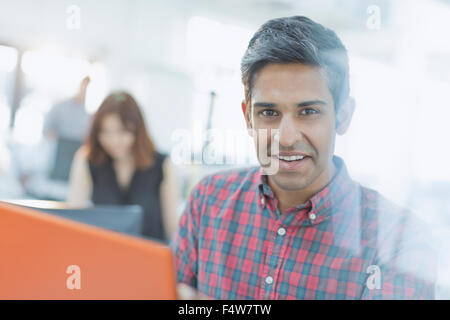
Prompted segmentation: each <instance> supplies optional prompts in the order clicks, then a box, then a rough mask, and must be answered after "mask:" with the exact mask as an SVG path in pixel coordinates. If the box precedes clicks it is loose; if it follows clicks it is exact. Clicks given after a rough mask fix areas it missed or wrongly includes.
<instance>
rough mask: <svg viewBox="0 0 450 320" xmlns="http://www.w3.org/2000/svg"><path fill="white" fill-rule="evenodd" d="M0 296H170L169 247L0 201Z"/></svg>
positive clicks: (173, 294) (171, 268) (172, 279)
mask: <svg viewBox="0 0 450 320" xmlns="http://www.w3.org/2000/svg"><path fill="white" fill-rule="evenodd" d="M0 257H1V258H0V260H1V261H0V299H57V300H61V299H65V300H66V299H176V277H175V269H174V263H173V253H172V250H171V249H170V248H169V247H168V246H166V245H164V244H160V243H158V242H153V241H149V240H143V239H139V238H134V237H132V236H125V235H121V234H119V233H115V232H113V231H107V230H103V229H100V228H96V227H93V226H89V225H85V224H82V223H78V222H73V221H70V220H66V219H64V218H59V217H55V216H52V215H49V214H46V213H41V212H37V211H34V210H31V209H26V208H22V207H18V206H15V205H11V204H6V203H1V202H0Z"/></svg>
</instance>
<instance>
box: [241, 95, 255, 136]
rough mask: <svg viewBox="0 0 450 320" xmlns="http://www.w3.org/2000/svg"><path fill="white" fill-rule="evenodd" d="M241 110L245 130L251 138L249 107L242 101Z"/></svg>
mask: <svg viewBox="0 0 450 320" xmlns="http://www.w3.org/2000/svg"><path fill="white" fill-rule="evenodd" d="M241 108H242V113H243V115H244V118H245V123H246V124H247V130H249V134H250V136H253V134H252V133H251V132H252V129H253V128H252V120H251V115H250V106H249V105H247V103H246V102H245V101H244V100H242V103H241Z"/></svg>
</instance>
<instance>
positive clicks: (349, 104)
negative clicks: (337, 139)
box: [336, 96, 355, 135]
mask: <svg viewBox="0 0 450 320" xmlns="http://www.w3.org/2000/svg"><path fill="white" fill-rule="evenodd" d="M354 111H355V99H353V97H350V96H349V97H348V98H347V99H346V100H345V102H344V103H343V104H342V105H341V107H340V108H339V111H338V113H337V114H336V133H337V134H339V135H343V134H344V133H346V132H347V130H348V127H349V126H350V122H351V121H352V117H353V112H354Z"/></svg>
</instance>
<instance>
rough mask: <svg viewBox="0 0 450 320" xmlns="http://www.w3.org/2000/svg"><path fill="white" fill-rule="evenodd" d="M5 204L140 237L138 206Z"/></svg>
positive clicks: (140, 223) (56, 203)
mask: <svg viewBox="0 0 450 320" xmlns="http://www.w3.org/2000/svg"><path fill="white" fill-rule="evenodd" d="M5 202H8V203H12V204H17V205H20V206H23V207H28V208H30V209H35V210H38V211H41V212H46V213H50V214H52V215H56V216H59V217H62V218H67V219H70V220H74V221H78V222H82V223H86V224H90V225H93V226H96V227H100V228H104V229H108V230H112V231H117V232H120V233H125V234H129V235H132V236H137V237H141V236H142V232H143V222H144V212H143V210H142V207H141V206H138V205H95V206H88V207H83V208H79V207H70V206H68V205H67V204H66V203H64V202H58V201H43V200H6V201H5Z"/></svg>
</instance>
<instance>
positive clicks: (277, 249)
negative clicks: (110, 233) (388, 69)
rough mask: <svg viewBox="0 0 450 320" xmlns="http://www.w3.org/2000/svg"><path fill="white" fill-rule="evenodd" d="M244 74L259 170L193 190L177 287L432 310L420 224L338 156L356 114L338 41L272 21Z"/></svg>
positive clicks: (215, 294)
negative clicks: (407, 303)
mask: <svg viewBox="0 0 450 320" xmlns="http://www.w3.org/2000/svg"><path fill="white" fill-rule="evenodd" d="M241 71H242V80H243V84H244V87H245V102H243V103H242V111H243V114H244V117H245V120H246V123H247V128H248V129H249V132H250V134H251V135H252V136H253V138H254V140H255V144H256V150H257V154H258V159H259V162H260V164H261V166H259V167H256V168H249V169H241V170H233V171H227V172H222V173H217V174H214V175H210V176H207V177H205V178H204V179H202V180H201V181H200V182H199V184H198V185H197V186H196V187H195V188H194V190H193V192H192V194H191V196H190V199H189V203H188V205H187V207H186V209H185V211H184V213H183V215H182V216H181V219H180V224H179V228H178V232H177V234H176V235H175V238H174V239H173V242H172V246H173V248H174V252H175V262H176V267H177V273H178V281H179V282H180V283H184V284H186V285H189V286H190V287H192V288H194V289H195V290H197V291H198V292H199V293H201V294H203V295H206V296H208V297H211V298H215V299H433V298H434V281H435V280H434V279H435V271H436V265H435V262H436V257H435V253H434V250H433V248H432V246H431V245H430V242H431V238H430V234H429V233H428V232H427V229H425V228H424V227H423V223H422V222H421V221H420V220H419V219H418V218H416V217H415V216H414V215H413V214H412V213H411V212H409V211H407V210H405V209H403V208H400V207H398V206H396V205H395V204H393V203H391V202H390V201H388V200H387V199H385V198H384V197H383V196H381V195H380V194H379V193H377V192H376V191H374V190H371V189H368V188H365V187H363V186H361V185H360V184H358V183H357V182H355V181H353V180H352V179H351V178H350V177H349V175H348V173H347V169H346V166H345V163H344V161H343V160H342V159H341V158H339V157H337V156H335V155H334V142H335V136H336V133H337V134H340V135H342V134H344V133H345V132H346V130H347V128H348V126H349V124H350V120H351V118H352V114H353V109H354V104H353V100H352V99H351V98H350V97H349V80H348V79H349V78H348V73H349V70H348V58H347V53H346V49H345V47H344V46H343V44H342V42H341V41H340V40H339V38H338V37H337V36H336V34H335V33H334V32H333V31H331V30H329V29H327V28H325V27H323V26H322V25H320V24H317V23H315V22H313V21H312V20H310V19H308V18H306V17H299V16H297V17H289V18H280V19H273V20H270V21H268V22H266V23H265V24H264V25H263V26H262V27H261V28H260V29H259V30H258V31H257V32H256V33H255V35H254V36H253V38H252V39H251V40H250V43H249V46H248V49H247V51H246V52H245V55H244V57H243V58H242V64H241ZM267 160H268V161H267Z"/></svg>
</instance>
